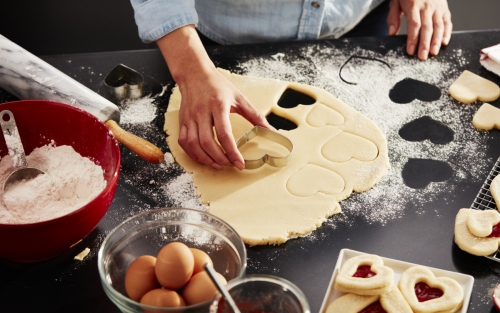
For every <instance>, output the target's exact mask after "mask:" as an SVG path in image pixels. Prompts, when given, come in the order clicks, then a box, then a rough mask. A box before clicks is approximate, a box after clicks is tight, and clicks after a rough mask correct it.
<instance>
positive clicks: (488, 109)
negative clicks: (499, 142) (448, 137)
mask: <svg viewBox="0 0 500 313" xmlns="http://www.w3.org/2000/svg"><path fill="white" fill-rule="evenodd" d="M472 125H474V127H476V128H477V129H481V130H492V129H493V128H498V129H500V109H499V108H496V107H494V106H492V105H491V104H488V103H484V104H483V105H482V106H481V107H480V108H479V110H477V112H476V114H474V118H473V119H472Z"/></svg>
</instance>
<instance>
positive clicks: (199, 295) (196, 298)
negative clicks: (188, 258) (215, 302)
mask: <svg viewBox="0 0 500 313" xmlns="http://www.w3.org/2000/svg"><path fill="white" fill-rule="evenodd" d="M217 276H218V277H219V279H220V280H222V282H223V283H224V285H225V284H226V283H227V281H226V279H225V278H224V276H222V275H221V274H219V273H217ZM216 291H217V288H216V287H215V285H214V283H213V282H212V280H211V279H210V277H209V276H208V274H207V273H206V272H199V273H198V274H196V275H193V277H191V280H190V281H189V283H187V285H186V286H185V287H184V289H182V297H183V298H184V301H186V303H187V305H193V304H197V303H202V302H205V301H207V300H210V299H212V298H213V297H214V295H215V292H216Z"/></svg>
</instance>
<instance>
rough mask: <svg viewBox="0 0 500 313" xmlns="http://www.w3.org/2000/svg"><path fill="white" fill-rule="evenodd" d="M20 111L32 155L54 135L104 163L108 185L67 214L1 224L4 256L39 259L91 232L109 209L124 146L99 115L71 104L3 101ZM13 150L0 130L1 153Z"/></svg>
mask: <svg viewBox="0 0 500 313" xmlns="http://www.w3.org/2000/svg"><path fill="white" fill-rule="evenodd" d="M2 110H10V111H12V113H13V114H14V118H15V120H16V124H17V127H18V129H19V135H20V136H21V140H22V142H23V146H24V151H25V153H26V155H28V154H30V153H31V152H32V151H33V150H34V149H35V148H38V147H41V146H44V145H46V144H48V143H50V142H51V141H52V140H54V142H55V145H56V146H61V145H69V146H72V147H73V148H74V149H75V151H76V152H78V153H80V154H81V155H82V156H84V157H88V158H90V159H91V160H93V161H94V162H96V164H98V165H100V166H102V168H103V170H104V179H105V180H106V182H107V186H106V188H105V189H104V190H103V191H102V192H101V193H100V194H99V195H98V196H97V198H95V199H94V200H92V201H91V202H90V203H88V204H87V205H85V206H84V207H82V208H80V209H78V210H76V211H74V212H72V213H69V214H67V215H64V216H61V217H58V218H55V219H52V220H48V221H43V222H38V223H31V224H0V238H1V239H0V258H6V259H10V260H13V261H20V262H35V261H41V260H45V259H48V258H51V257H54V256H56V255H58V254H60V253H61V252H63V251H64V250H66V249H68V248H69V247H71V246H72V245H74V244H75V243H77V242H78V241H80V240H81V239H83V238H85V237H86V236H87V235H88V234H89V233H90V232H91V231H92V230H93V229H94V228H95V227H96V226H97V224H99V222H100V221H101V219H102V218H103V216H104V214H106V211H107V210H108V207H109V205H110V204H111V201H112V200H113V196H114V194H115V190H116V185H117V183H118V175H119V173H120V148H119V146H118V142H117V141H116V139H115V137H114V136H113V134H112V133H111V132H110V131H109V129H108V128H107V127H106V126H105V125H104V123H102V122H101V121H100V120H99V119H97V118H96V117H95V116H93V115H91V114H89V113H87V112H85V111H83V110H80V109H77V108H75V107H72V106H70V105H67V104H63V103H58V102H51V101H42V100H24V101H14V102H8V103H2V104H0V111H2ZM6 154H7V146H6V144H5V139H4V138H3V136H0V156H2V157H3V156H5V155H6Z"/></svg>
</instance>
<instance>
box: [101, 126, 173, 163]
mask: <svg viewBox="0 0 500 313" xmlns="http://www.w3.org/2000/svg"><path fill="white" fill-rule="evenodd" d="M105 124H106V126H108V128H109V129H110V130H111V132H112V133H113V135H115V137H116V139H117V140H118V141H119V142H121V143H122V144H123V145H124V146H125V147H127V148H129V149H130V150H132V152H134V153H135V154H137V155H138V156H139V157H141V158H142V159H144V160H146V161H148V162H150V163H153V164H160V163H161V162H163V158H164V155H163V152H161V150H160V149H159V148H158V147H157V146H155V145H153V144H152V143H150V142H149V141H146V140H144V139H142V138H139V137H137V136H134V135H132V134H131V133H129V132H127V131H125V130H123V129H122V128H121V127H120V126H119V125H118V124H117V123H116V122H115V121H113V120H109V121H107V122H106V123H105Z"/></svg>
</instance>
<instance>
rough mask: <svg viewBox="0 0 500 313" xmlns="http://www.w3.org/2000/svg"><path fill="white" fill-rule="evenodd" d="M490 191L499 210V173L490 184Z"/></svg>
mask: <svg viewBox="0 0 500 313" xmlns="http://www.w3.org/2000/svg"><path fill="white" fill-rule="evenodd" d="M490 192H491V195H492V196H493V199H494V200H495V203H496V204H497V209H498V210H499V211H500V175H497V177H495V178H494V179H493V180H492V181H491V185H490Z"/></svg>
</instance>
